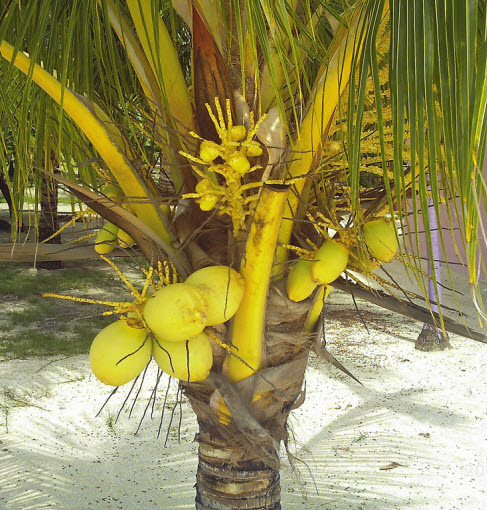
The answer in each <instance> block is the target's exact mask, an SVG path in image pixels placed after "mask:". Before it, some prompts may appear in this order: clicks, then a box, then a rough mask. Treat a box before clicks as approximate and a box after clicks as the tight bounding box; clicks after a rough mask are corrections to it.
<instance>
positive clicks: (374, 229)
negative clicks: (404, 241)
mask: <svg viewBox="0 0 487 510" xmlns="http://www.w3.org/2000/svg"><path fill="white" fill-rule="evenodd" d="M363 232H364V239H365V243H366V244H367V248H368V249H369V251H370V254H371V255H372V256H373V257H375V258H376V259H377V260H380V261H381V262H390V261H391V260H392V259H393V258H394V255H395V254H396V252H397V248H398V243H397V237H396V231H395V228H394V225H393V224H392V223H388V222H387V221H385V220H383V219H379V220H373V221H369V222H368V223H366V224H365V225H364V226H363Z"/></svg>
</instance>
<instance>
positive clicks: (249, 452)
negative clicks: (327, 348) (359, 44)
mask: <svg viewBox="0 0 487 510" xmlns="http://www.w3.org/2000/svg"><path fill="white" fill-rule="evenodd" d="M283 291H284V292H285V289H284V288H283V287H282V285H281V286H279V285H277V286H276V287H274V288H273V289H272V290H271V292H270V296H269V301H268V305H269V306H268V310H267V319H266V328H265V329H266V332H265V339H264V344H265V350H266V356H265V358H266V368H264V369H262V370H260V371H259V372H257V373H256V374H254V375H253V376H251V377H250V378H247V379H244V380H242V381H240V382H239V383H236V384H234V385H232V384H231V383H229V382H228V380H227V379H226V378H223V377H221V376H215V375H213V376H210V377H209V378H208V379H207V380H206V381H205V384H204V385H203V384H200V385H196V384H193V385H190V386H189V387H188V388H187V389H186V391H187V395H188V397H189V401H190V403H191V406H192V408H193V410H194V411H195V413H196V416H197V419H198V426H199V431H198V434H197V437H196V439H197V441H198V443H199V448H198V470H197V475H196V492H197V494H196V508H198V509H201V510H203V509H204V510H210V509H211V510H217V509H219V510H223V509H225V510H227V509H228V510H237V509H262V510H264V509H266V510H267V509H272V510H274V509H280V508H281V504H280V474H279V473H280V464H281V462H280V455H282V454H283V453H284V454H285V451H281V450H283V449H284V448H286V450H287V446H288V440H289V436H288V427H287V420H288V417H289V413H290V412H291V410H292V409H295V408H297V407H298V406H299V405H300V404H301V403H302V401H303V398H302V397H303V394H302V387H303V380H304V374H305V370H306V365H307V360H308V355H309V350H310V347H311V345H312V339H313V335H309V334H305V333H303V324H304V321H305V318H306V316H307V310H308V307H309V302H307V303H300V304H296V303H293V302H292V301H289V300H287V299H285V298H284V299H283V294H282V292H283ZM284 317H285V318H286V319H285V321H284V322H283V318H284ZM215 390H217V391H218V392H219V393H221V394H223V395H224V396H225V402H226V404H227V407H228V408H229V409H231V412H232V418H233V419H232V422H231V423H227V422H224V423H222V421H221V420H220V418H219V415H218V414H215V406H214V405H212V399H213V398H214V395H215ZM255 395H258V396H259V398H258V399H256V398H255Z"/></svg>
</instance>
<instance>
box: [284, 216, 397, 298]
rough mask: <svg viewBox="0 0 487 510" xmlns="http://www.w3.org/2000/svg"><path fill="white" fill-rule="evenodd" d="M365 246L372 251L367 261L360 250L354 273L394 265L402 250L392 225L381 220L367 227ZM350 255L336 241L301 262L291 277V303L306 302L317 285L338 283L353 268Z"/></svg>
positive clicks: (288, 285)
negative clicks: (311, 258) (382, 265)
mask: <svg viewBox="0 0 487 510" xmlns="http://www.w3.org/2000/svg"><path fill="white" fill-rule="evenodd" d="M363 235H364V241H365V245H366V246H367V249H368V255H370V257H367V260H366V261H363V260H362V259H361V258H360V256H359V254H358V253H357V250H355V251H354V252H353V253H354V256H353V260H352V261H351V263H350V265H351V268H352V269H354V270H359V271H362V270H363V271H364V272H366V271H368V270H372V269H375V268H377V267H379V266H380V264H381V263H382V262H390V261H391V260H392V259H393V258H394V256H395V254H396V252H397V249H398V242H397V237H396V231H395V228H394V225H393V224H392V223H388V222H386V221H385V220H383V219H377V220H373V221H369V222H367V223H365V225H364V226H363ZM349 258H350V251H349V250H348V248H347V247H346V246H344V245H343V244H340V242H339V241H335V240H334V239H327V240H325V241H324V243H323V244H322V245H321V247H320V248H319V249H318V250H317V251H316V253H315V254H314V258H313V260H306V259H300V260H298V261H297V262H296V263H295V264H294V265H293V266H292V267H291V269H290V271H289V274H288V277H287V285H286V288H287V295H288V297H289V299H290V300H291V301H295V302H298V301H302V300H304V299H306V298H307V297H309V296H310V295H311V294H312V292H313V291H314V289H315V288H316V286H317V285H328V284H330V283H332V282H334V281H335V280H336V279H337V278H338V277H339V276H340V275H341V274H342V273H343V271H345V269H346V268H347V266H348V265H349Z"/></svg>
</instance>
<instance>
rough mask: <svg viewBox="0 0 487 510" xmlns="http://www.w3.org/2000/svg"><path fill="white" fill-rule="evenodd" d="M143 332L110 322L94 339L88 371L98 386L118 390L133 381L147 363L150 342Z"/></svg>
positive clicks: (143, 330)
mask: <svg viewBox="0 0 487 510" xmlns="http://www.w3.org/2000/svg"><path fill="white" fill-rule="evenodd" d="M147 337H148V332H147V331H146V330H145V329H143V328H142V329H138V328H131V327H130V326H129V325H128V324H127V323H126V322H125V321H122V320H119V321H116V322H113V323H112V324H110V325H109V326H107V327H106V328H103V329H102V330H101V331H100V332H99V333H98V335H96V337H95V339H94V340H93V343H92V344H91V348H90V363H91V370H92V371H93V373H94V374H95V376H96V378H97V379H99V380H100V381H101V382H102V383H105V384H110V385H111V386H120V385H122V384H126V383H128V382H130V381H131V380H132V379H135V378H136V377H137V376H138V375H139V374H140V372H142V370H143V369H144V367H145V366H146V365H147V363H148V362H149V359H150V356H151V350H152V342H151V339H150V338H147Z"/></svg>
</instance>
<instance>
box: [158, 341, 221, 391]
mask: <svg viewBox="0 0 487 510" xmlns="http://www.w3.org/2000/svg"><path fill="white" fill-rule="evenodd" d="M152 356H153V357H154V360H155V362H156V363H157V365H158V366H159V368H160V369H161V370H163V371H164V372H166V374H169V375H172V376H173V377H176V378H177V379H181V380H183V381H189V382H194V381H202V380H203V379H206V377H207V376H208V374H209V373H210V369H211V366H212V365H213V353H212V350H211V343H210V341H209V339H208V337H207V336H206V335H205V334H204V333H200V334H199V335H196V336H195V337H193V338H190V339H189V340H187V341H186V342H164V341H163V340H159V339H157V341H156V340H154V341H153V344H152ZM188 368H189V374H188Z"/></svg>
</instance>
